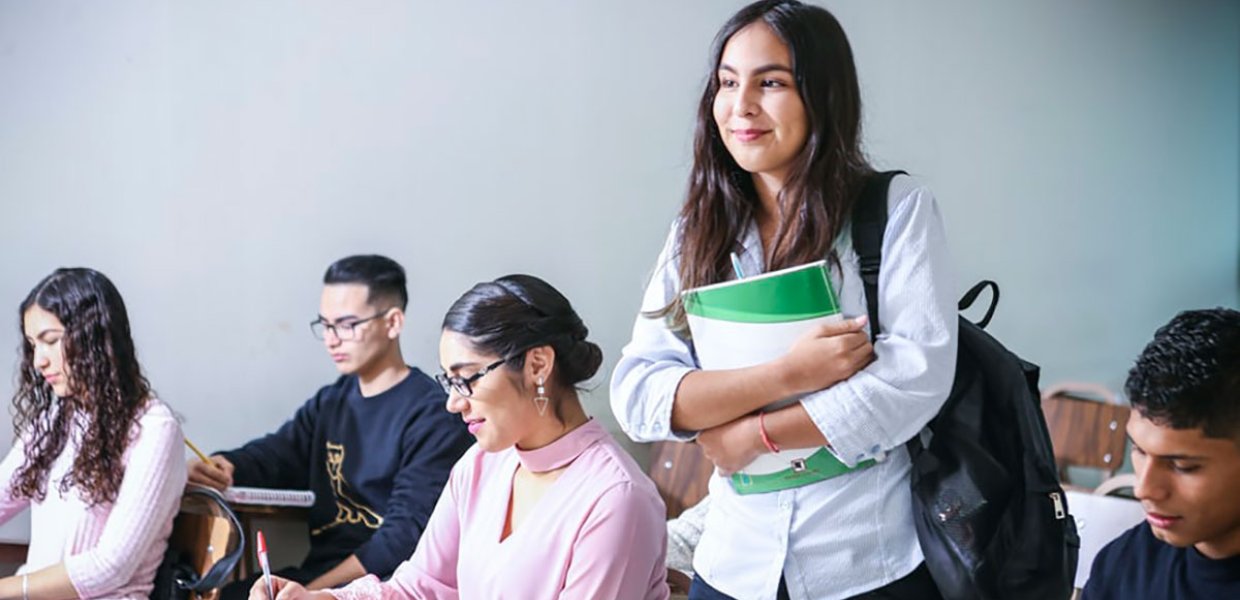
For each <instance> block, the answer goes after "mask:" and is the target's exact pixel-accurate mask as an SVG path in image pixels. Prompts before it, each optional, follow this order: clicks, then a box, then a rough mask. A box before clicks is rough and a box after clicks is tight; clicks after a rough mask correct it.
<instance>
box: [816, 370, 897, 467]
mask: <svg viewBox="0 0 1240 600" xmlns="http://www.w3.org/2000/svg"><path fill="white" fill-rule="evenodd" d="M801 405H802V406H804V407H805V412H807V413H809V418H810V420H812V421H813V422H814V425H815V426H817V427H818V430H819V431H821V432H822V435H823V436H824V437H826V438H827V443H828V446H827V449H828V450H829V451H830V452H831V453H832V454H834V455H835V457H836V458H838V459H839V460H840V462H842V463H844V464H845V465H846V466H848V467H849V468H853V467H856V466H857V464H858V463H861V462H864V461H866V460H869V459H876V460H882V459H883V458H885V457H886V451H885V449H884V448H883V447H882V445H881V444H879V443H877V440H881V439H883V437H884V435H883V431H882V429H880V428H879V427H878V425H877V420H876V419H875V418H874V415H873V414H871V413H870V411H869V408H868V407H867V406H866V403H865V402H864V401H863V400H862V399H861V398H860V397H859V396H858V395H857V393H856V390H854V389H853V386H852V385H851V384H850V383H849V382H848V381H841V382H840V383H838V384H836V385H834V386H832V387H830V388H827V389H825V390H821V391H818V392H814V393H812V394H810V395H808V396H805V397H804V398H802V399H801Z"/></svg>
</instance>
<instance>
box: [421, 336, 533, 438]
mask: <svg viewBox="0 0 1240 600" xmlns="http://www.w3.org/2000/svg"><path fill="white" fill-rule="evenodd" d="M500 358H501V357H499V356H493V355H490V354H482V353H479V352H478V351H477V350H475V349H474V348H473V347H472V345H471V344H470V343H469V338H468V337H466V336H464V335H462V334H460V333H457V332H455V331H444V332H443V335H441V336H440V338H439V363H440V365H442V368H443V370H444V373H446V374H447V375H448V376H450V377H460V378H462V379H469V378H470V377H472V376H474V375H476V374H478V373H479V372H481V371H482V370H483V369H485V368H486V367H488V366H491V365H494V364H495V363H496V362H497V361H499V360H500ZM523 377H524V372H523V371H515V370H513V369H511V368H509V367H508V366H507V365H504V364H501V365H499V366H496V367H495V368H493V369H491V370H489V371H487V372H486V373H485V374H484V375H482V376H481V377H479V378H477V379H475V380H474V381H472V382H470V384H469V387H470V389H471V394H470V395H469V396H468V397H466V396H464V395H462V394H461V392H460V391H459V390H456V389H451V390H450V391H449V392H448V404H447V408H448V412H451V413H454V414H459V415H461V418H462V419H464V421H465V423H466V424H467V425H468V427H469V432H470V433H472V434H473V435H474V436H475V437H476V438H478V446H479V447H481V448H482V449H483V450H484V451H486V452H498V451H500V450H504V449H507V448H511V447H512V446H515V445H518V444H520V442H521V441H522V440H525V439H529V438H530V437H531V436H533V435H535V434H536V433H537V432H538V424H539V423H540V419H539V414H538V410H537V408H536V407H535V405H534V402H533V401H532V400H531V398H532V396H531V394H530V393H528V391H527V390H523V389H522V385H521V384H520V382H521V381H522V378H523ZM543 421H545V419H543Z"/></svg>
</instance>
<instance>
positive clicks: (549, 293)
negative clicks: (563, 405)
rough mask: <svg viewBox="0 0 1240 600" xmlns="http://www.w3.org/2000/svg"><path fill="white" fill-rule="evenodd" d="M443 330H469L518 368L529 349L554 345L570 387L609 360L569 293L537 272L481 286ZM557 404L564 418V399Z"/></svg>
mask: <svg viewBox="0 0 1240 600" xmlns="http://www.w3.org/2000/svg"><path fill="white" fill-rule="evenodd" d="M443 329H444V330H445V331H454V332H456V333H459V334H461V335H464V336H465V337H467V338H469V343H470V344H471V345H472V346H473V347H474V348H475V349H477V350H479V351H481V352H487V353H490V354H494V355H495V356H498V357H500V358H506V359H508V366H510V367H513V368H517V369H519V368H521V367H523V366H524V365H525V351H526V350H529V349H530V348H535V347H538V346H551V348H552V349H554V350H555V373H556V377H555V378H556V380H557V382H558V383H559V384H561V385H563V386H566V387H576V386H577V385H578V384H580V383H581V382H583V381H585V380H587V379H589V378H591V377H593V376H594V374H595V373H596V372H598V368H599V365H601V364H602V363H603V351H602V349H600V348H599V347H598V345H597V344H595V343H593V342H590V341H587V340H586V336H587V335H589V333H590V330H589V329H587V328H586V324H585V323H583V322H582V320H581V317H579V316H577V311H575V310H573V305H572V304H570V303H569V301H568V298H565V297H564V295H563V294H561V293H560V292H559V290H557V289H555V288H554V287H552V286H551V284H549V283H547V282H545V281H543V280H541V279H539V278H537V277H534V276H533V275H508V276H506V277H500V278H499V279H496V280H495V281H487V282H483V283H479V284H477V285H475V286H474V287H472V288H470V290H469V291H468V292H465V294H464V295H463V296H461V297H460V298H459V299H457V301H456V302H454V303H452V307H451V308H449V309H448V314H446V315H444V318H443ZM553 400H554V399H553ZM552 407H553V409H554V410H555V416H556V417H557V418H559V419H560V420H561V421H562V420H563V418H562V415H561V414H560V406H559V404H558V403H553V404H552Z"/></svg>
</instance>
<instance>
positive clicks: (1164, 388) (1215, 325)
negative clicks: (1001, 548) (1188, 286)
mask: <svg viewBox="0 0 1240 600" xmlns="http://www.w3.org/2000/svg"><path fill="white" fill-rule="evenodd" d="M1125 390H1126V391H1127V393H1128V396H1129V398H1130V399H1131V400H1132V405H1133V408H1134V409H1135V410H1134V411H1133V413H1132V416H1131V418H1130V419H1129V421H1128V437H1129V438H1131V440H1132V463H1133V468H1134V470H1135V471H1136V476H1137V484H1136V487H1135V488H1134V490H1133V491H1134V492H1135V493H1136V496H1137V499H1138V500H1140V501H1141V504H1142V506H1143V507H1144V508H1145V512H1146V522H1145V523H1142V524H1140V525H1138V526H1136V527H1134V528H1133V529H1131V530H1129V531H1128V532H1126V533H1124V534H1123V535H1122V536H1120V537H1119V538H1118V539H1116V540H1115V541H1113V542H1111V543H1110V544H1109V545H1107V547H1105V548H1103V549H1102V552H1100V553H1099V554H1098V557H1097V559H1095V560H1094V564H1093V569H1092V570H1091V571H1090V575H1089V581H1088V582H1087V583H1086V584H1085V591H1084V594H1083V596H1082V598H1084V599H1085V600H1105V599H1115V600H1142V599H1145V598H1149V599H1151V600H1153V599H1159V600H1163V599H1170V598H1177V599H1187V598H1203V599H1207V598H1208V599H1210V600H1216V599H1222V598H1240V312H1237V311H1234V310H1229V309H1223V308H1217V309H1214V310H1199V311H1189V312H1184V313H1181V314H1180V315H1178V316H1177V317H1176V318H1175V319H1173V320H1172V321H1171V322H1170V323H1168V324H1167V325H1166V326H1164V327H1163V328H1162V329H1159V330H1158V332H1157V333H1156V334H1154V341H1152V342H1150V344H1149V345H1148V346H1146V347H1145V351H1144V352H1142V353H1141V356H1140V358H1138V359H1137V364H1136V366H1134V367H1133V368H1132V370H1131V371H1130V372H1129V374H1128V383H1127V385H1126V386H1125Z"/></svg>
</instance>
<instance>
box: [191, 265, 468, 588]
mask: <svg viewBox="0 0 1240 600" xmlns="http://www.w3.org/2000/svg"><path fill="white" fill-rule="evenodd" d="M323 283H324V286H323V295H322V298H321V300H320V304H319V316H318V318H317V319H315V320H314V321H312V322H311V323H310V327H311V330H312V331H313V333H314V335H315V337H317V338H319V339H321V340H323V343H324V344H325V346H326V348H327V352H328V354H329V355H330V356H331V358H332V361H333V362H334V363H335V364H336V368H337V369H338V370H339V371H340V372H341V376H340V378H339V379H337V380H336V382H335V383H332V384H331V385H328V386H325V387H323V388H322V389H320V390H319V391H318V393H317V394H315V395H314V397H312V398H310V400H309V401H307V402H306V403H305V405H303V406H302V407H301V408H300V409H299V410H298V411H297V413H296V414H294V415H293V418H292V419H290V420H289V421H288V422H286V423H285V424H284V425H283V426H281V427H280V429H278V430H277V431H276V432H274V433H271V434H268V435H266V436H264V437H262V438H259V439H256V440H254V441H252V442H250V443H248V444H246V445H244V446H242V447H241V448H238V449H236V450H231V451H228V452H221V453H218V454H216V455H214V456H212V457H211V460H212V463H213V464H211V465H208V464H206V463H204V462H202V461H201V460H198V459H197V458H195V459H192V460H190V461H189V463H188V464H189V480H190V482H191V483H199V484H202V485H208V486H211V487H215V488H218V489H223V488H225V487H228V486H230V485H238V486H252V487H268V488H286V489H309V490H312V491H313V492H314V493H315V503H314V506H313V507H311V509H310V515H309V519H308V521H309V526H310V552H309V554H308V555H307V556H306V559H305V560H304V561H303V562H302V564H301V565H300V566H299V567H292V568H289V569H284V570H282V571H280V572H279V574H280V575H282V576H283V577H286V578H289V579H292V580H294V581H298V582H299V583H303V584H305V585H306V587H307V588H309V589H312V590H313V589H323V588H331V587H336V586H339V585H341V584H344V583H348V582H350V581H352V580H354V579H357V578H359V577H362V576H364V575H366V574H374V575H376V576H378V577H380V578H386V577H387V576H388V575H390V574H391V572H392V571H393V570H395V569H396V566H397V565H398V564H400V563H401V562H402V561H404V560H405V559H407V558H408V557H409V556H410V555H411V554H413V551H414V548H415V547H416V546H417V544H418V539H419V537H420V536H421V533H422V530H423V529H424V528H425V526H426V522H427V519H429V518H430V514H431V511H432V510H433V509H434V507H435V503H436V501H437V500H438V498H439V494H440V492H441V491H442V489H443V486H444V484H445V483H446V482H447V480H448V474H449V472H450V471H451V469H452V466H453V465H454V464H455V463H456V461H457V459H459V458H460V457H461V455H462V454H464V452H465V450H467V449H468V448H469V446H470V445H472V444H473V439H472V437H470V436H469V433H468V431H467V430H466V428H465V424H464V422H463V421H461V419H459V418H457V417H456V416H454V415H452V414H451V413H449V412H448V411H447V410H445V408H444V406H445V401H446V397H445V395H444V391H443V389H442V388H441V387H440V386H439V385H438V384H437V383H436V382H435V381H434V380H433V379H431V378H430V377H428V376H427V375H426V374H424V373H423V372H422V371H420V370H418V369H416V368H414V367H410V366H408V365H406V364H405V361H404V359H403V358H402V357H401V351H400V331H401V328H402V327H403V326H404V322H405V312H404V311H405V307H406V305H407V303H408V295H407V292H406V289H405V270H404V269H403V268H402V267H401V266H400V265H399V264H397V263H396V262H395V261H393V260H392V259H390V258H386V257H383V256H375V255H368V256H350V257H348V258H343V259H341V260H339V261H336V262H335V263H334V264H332V265H331V266H330V267H328V269H327V273H326V274H325V275H324V276H323ZM253 581H254V578H253V577H252V578H250V579H249V580H248V581H240V582H235V583H232V584H229V585H228V586H226V587H225V588H224V590H223V594H222V598H223V599H224V600H230V599H232V598H247V597H248V596H249V590H250V586H251V584H252V583H253Z"/></svg>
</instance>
